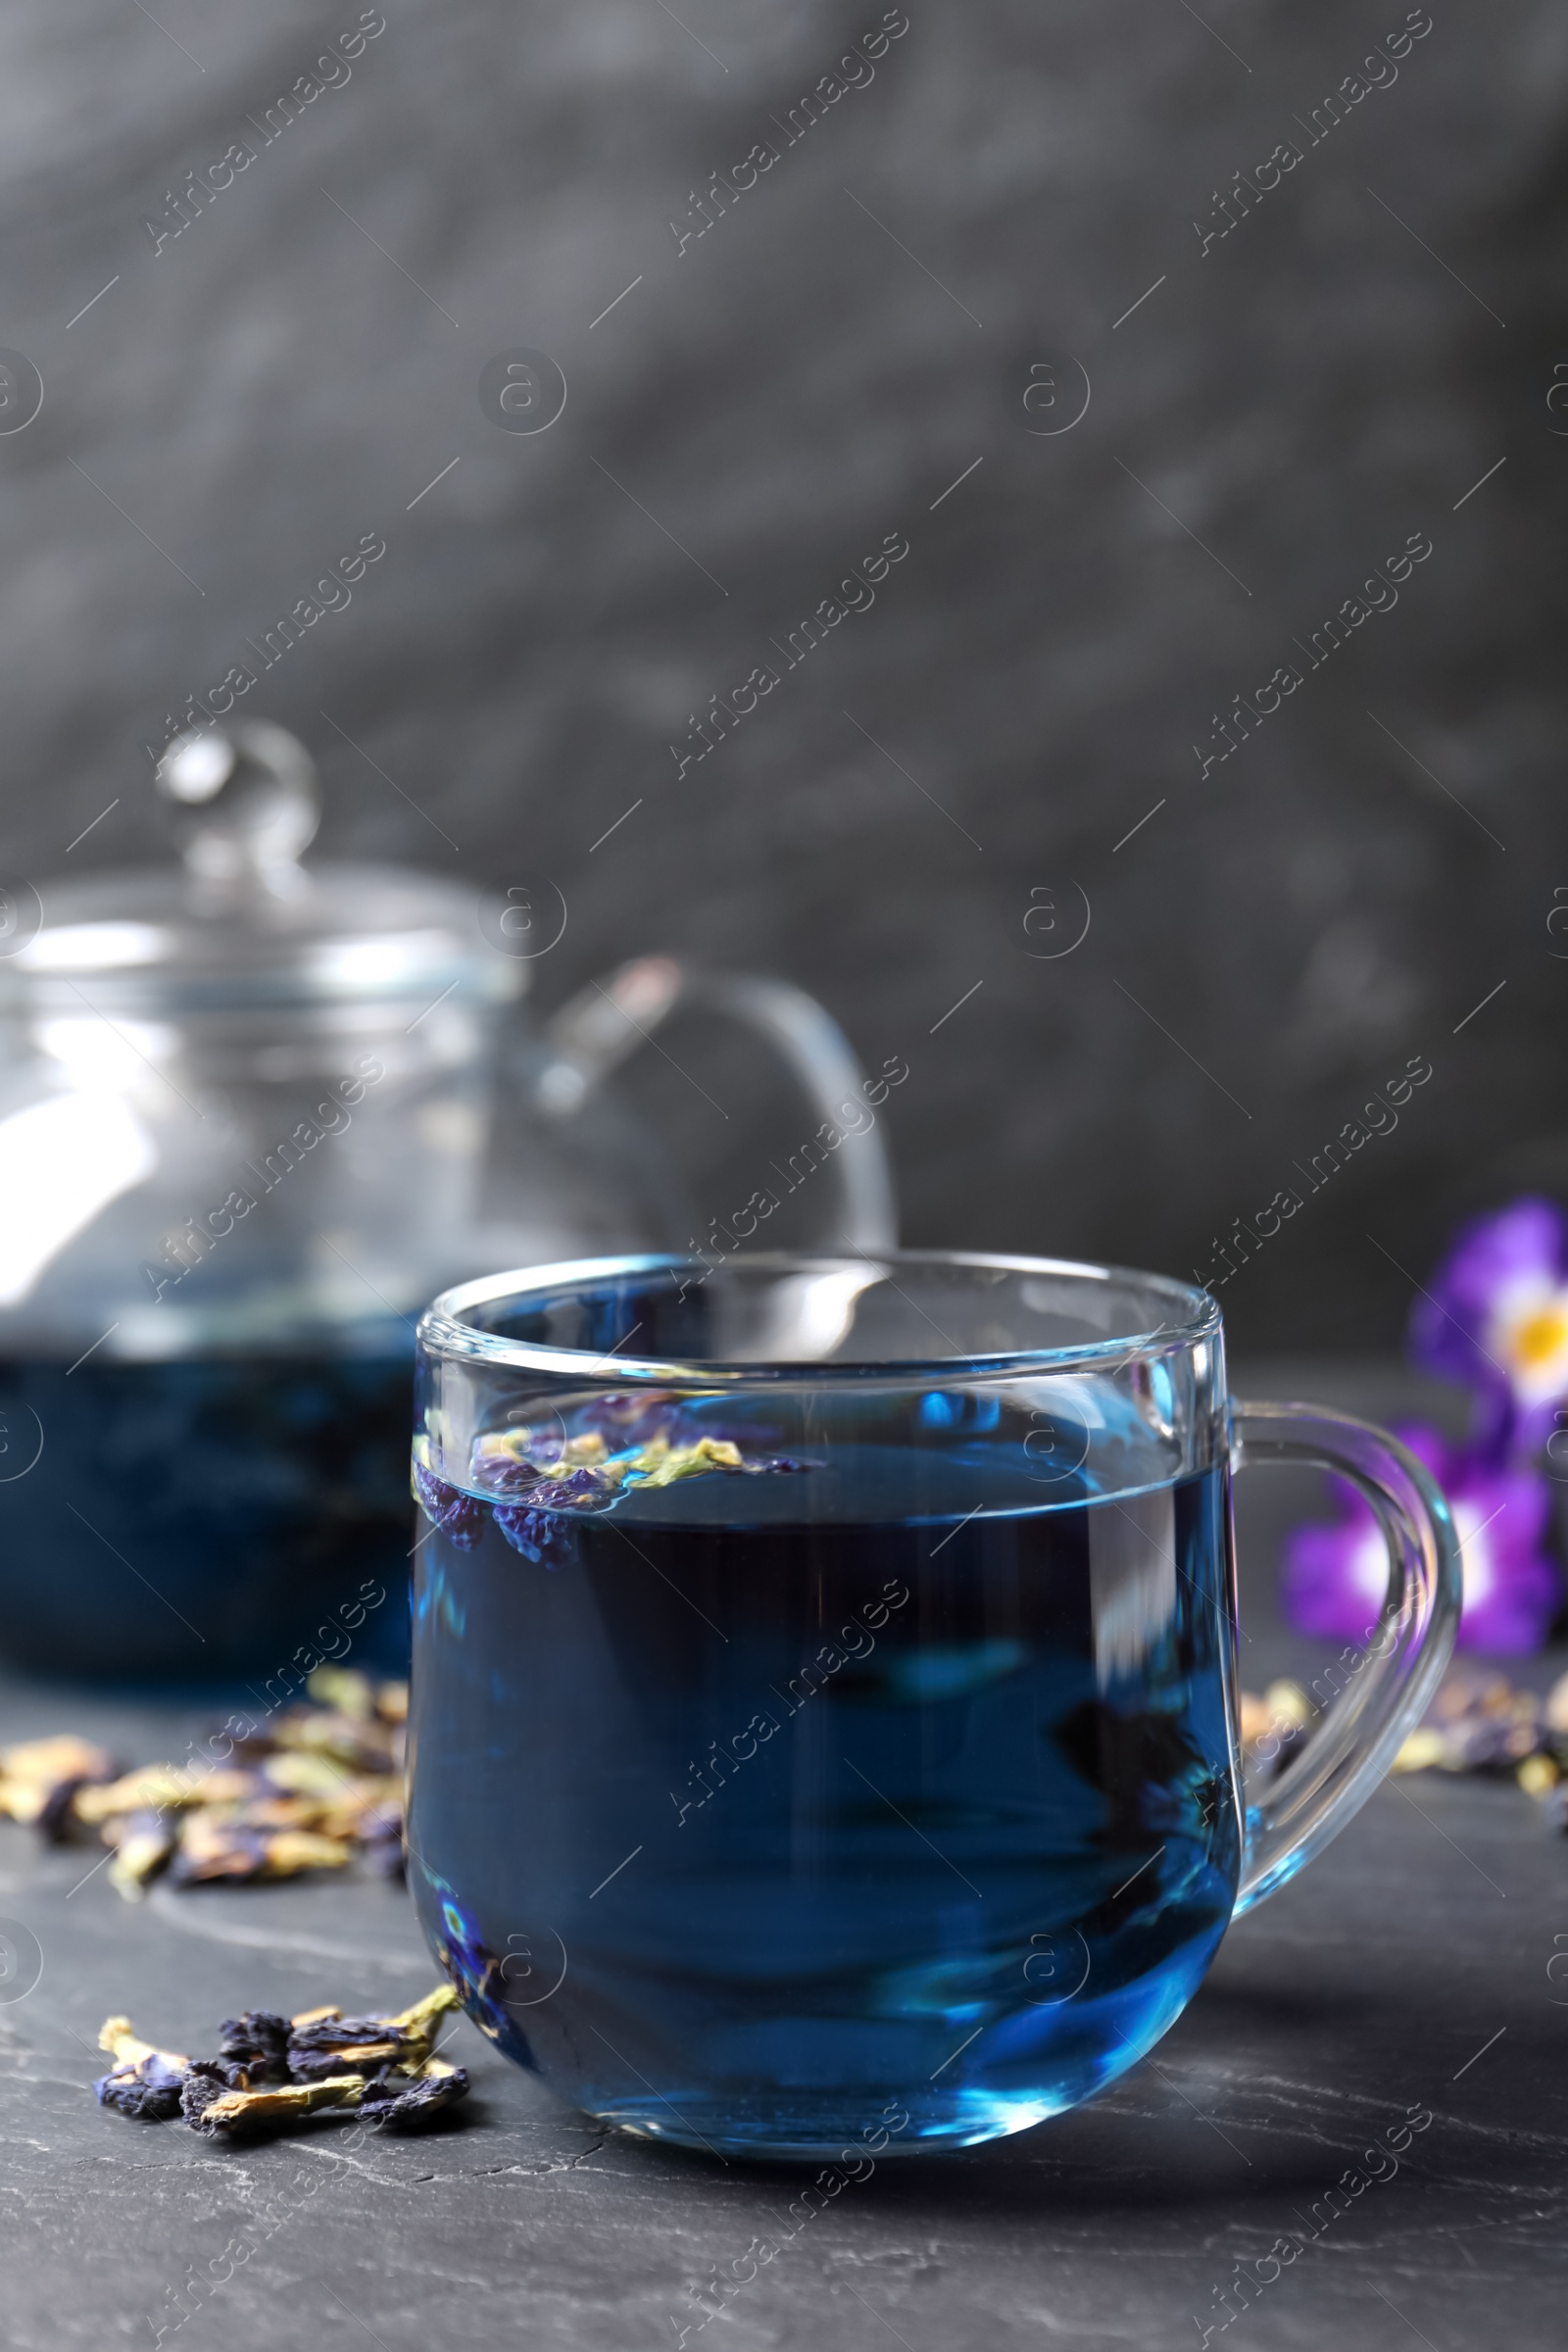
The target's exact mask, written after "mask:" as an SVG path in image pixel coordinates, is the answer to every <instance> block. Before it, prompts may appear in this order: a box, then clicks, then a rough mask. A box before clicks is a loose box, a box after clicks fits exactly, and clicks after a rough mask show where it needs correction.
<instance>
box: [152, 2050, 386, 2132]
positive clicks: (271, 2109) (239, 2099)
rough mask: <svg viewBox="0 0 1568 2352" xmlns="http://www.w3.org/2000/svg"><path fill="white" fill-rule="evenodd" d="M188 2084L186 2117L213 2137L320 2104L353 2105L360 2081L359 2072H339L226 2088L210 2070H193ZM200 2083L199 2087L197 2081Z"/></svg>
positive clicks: (281, 2120) (288, 2118) (287, 2119)
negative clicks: (312, 2079) (310, 2079)
mask: <svg viewBox="0 0 1568 2352" xmlns="http://www.w3.org/2000/svg"><path fill="white" fill-rule="evenodd" d="M192 2073H193V2076H194V2081H193V2082H191V2083H190V2084H188V2085H187V2089H188V2093H189V2104H188V2106H186V2107H185V2108H184V2109H183V2113H184V2116H185V2121H186V2122H187V2123H188V2124H189V2125H190V2126H191V2129H192V2130H193V2131H201V2132H204V2133H206V2134H207V2135H208V2136H209V2137H210V2138H218V2137H219V2136H220V2135H221V2134H226V2133H228V2132H231V2131H255V2130H256V2128H257V2127H258V2126H259V2125H266V2124H288V2123H294V2122H296V2121H298V2120H299V2119H300V2118H302V2117H304V2116H307V2115H314V2114H315V2113H316V2112H317V2111H318V2110H319V2108H322V2107H357V2106H358V2105H359V2103H360V2093H361V2090H362V2089H363V2087H364V2082H363V2078H362V2077H361V2076H359V2075H338V2076H334V2077H332V2078H329V2079H328V2080H326V2081H324V2082H285V2083H279V2084H275V2085H274V2084H269V2085H267V2086H266V2087H265V2088H263V2089H257V2090H225V2089H223V2088H221V2086H220V2084H219V2083H218V2082H216V2081H214V2080H213V2070H212V2069H211V2068H210V2067H204V2069H203V2070H202V2072H201V2073H200V2074H196V2072H195V2070H194V2069H193V2070H192ZM198 2085H199V2087H198Z"/></svg>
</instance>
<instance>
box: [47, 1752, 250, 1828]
mask: <svg viewBox="0 0 1568 2352" xmlns="http://www.w3.org/2000/svg"><path fill="white" fill-rule="evenodd" d="M259 1786H260V1783H259V1782H258V1780H257V1777H256V1775H255V1773H254V1772H245V1771H239V1772H235V1771H232V1770H226V1771H222V1772H202V1771H200V1770H193V1769H192V1767H191V1766H189V1765H186V1764H146V1765H143V1767H142V1768H141V1770H140V1771H139V1772H127V1773H125V1774H123V1776H122V1778H121V1779H120V1780H118V1781H110V1782H108V1783H107V1784H106V1785H105V1786H103V1787H100V1788H91V1789H77V1791H76V1797H75V1802H74V1804H73V1807H72V1810H73V1813H74V1814H75V1817H76V1819H77V1820H78V1821H82V1822H86V1823H87V1825H88V1826H89V1827H95V1826H96V1825H97V1824H98V1823H99V1822H104V1821H108V1820H109V1819H110V1818H111V1817H112V1816H113V1815H114V1814H116V1813H142V1812H154V1813H157V1812H178V1811H183V1810H188V1809H189V1808H191V1807H193V1806H199V1805H223V1804H234V1803H237V1802H238V1801H239V1800H240V1799H241V1798H243V1797H247V1796H252V1795H254V1794H255V1793H256V1790H257V1789H258V1788H259Z"/></svg>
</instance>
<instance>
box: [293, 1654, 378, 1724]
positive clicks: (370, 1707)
mask: <svg viewBox="0 0 1568 2352" xmlns="http://www.w3.org/2000/svg"><path fill="white" fill-rule="evenodd" d="M305 1695H306V1697H307V1698H309V1699H312V1700H314V1702H315V1703H316V1705H317V1706H319V1707H327V1708H329V1709H330V1710H331V1712H332V1713H333V1714H334V1715H349V1716H352V1717H353V1718H354V1720H355V1722H357V1723H371V1722H373V1721H374V1719H375V1712H376V1708H375V1685H374V1684H373V1683H372V1682H371V1680H370V1678H369V1676H368V1674H362V1673H361V1672H360V1670H359V1668H358V1667H357V1666H318V1667H317V1669H316V1671H315V1673H314V1674H312V1675H311V1676H310V1677H309V1678H308V1679H307V1681H306V1685H305Z"/></svg>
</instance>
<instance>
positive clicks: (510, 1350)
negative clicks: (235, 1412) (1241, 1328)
mask: <svg viewBox="0 0 1568 2352" xmlns="http://www.w3.org/2000/svg"><path fill="white" fill-rule="evenodd" d="M857 1263H859V1264H863V1265H866V1266H871V1267H880V1266H911V1267H912V1266H972V1267H976V1268H979V1269H982V1270H984V1271H986V1272H993V1273H1001V1274H1026V1275H1027V1274H1035V1275H1040V1274H1043V1275H1051V1276H1055V1277H1060V1276H1062V1275H1068V1276H1072V1277H1075V1278H1077V1279H1079V1280H1081V1281H1085V1282H1124V1283H1127V1284H1131V1285H1137V1286H1139V1287H1141V1288H1144V1289H1146V1290H1148V1291H1151V1292H1152V1293H1153V1294H1155V1295H1156V1296H1161V1295H1162V1296H1164V1297H1166V1298H1168V1299H1170V1301H1171V1305H1172V1309H1173V1312H1172V1315H1171V1319H1170V1321H1169V1322H1168V1323H1160V1324H1156V1325H1155V1326H1154V1327H1153V1329H1152V1330H1150V1331H1144V1332H1137V1333H1134V1332H1128V1333H1123V1334H1121V1335H1119V1336H1117V1337H1115V1338H1111V1339H1103V1340H1089V1341H1083V1342H1079V1343H1078V1344H1076V1345H1074V1346H1073V1347H1070V1348H1014V1349H1008V1350H1006V1351H1005V1352H1003V1353H999V1354H992V1355H930V1356H913V1355H911V1356H893V1357H886V1358H880V1359H878V1360H877V1361H875V1362H872V1363H862V1362H838V1361H836V1360H834V1359H833V1358H831V1357H828V1358H822V1359H817V1358H807V1359H802V1360H801V1361H799V1362H789V1361H779V1362H753V1361H745V1362H725V1361H722V1360H720V1359H716V1358H715V1359H713V1360H712V1361H708V1362H705V1361H702V1360H700V1359H696V1358H691V1357H686V1358H681V1357H657V1356H628V1355H622V1354H620V1353H618V1352H617V1351H616V1350H615V1349H612V1350H610V1351H609V1352H608V1353H607V1352H599V1351H596V1350H594V1349H592V1348H553V1347H548V1348H547V1347H541V1346H539V1345H537V1344H536V1343H535V1342H533V1341H531V1340H515V1339H507V1338H503V1337H502V1336H501V1335H499V1334H498V1333H495V1332H488V1331H481V1330H479V1329H478V1327H477V1326H476V1325H475V1324H473V1323H471V1322H468V1321H466V1319H465V1318H466V1315H467V1314H468V1313H470V1312H471V1310H472V1309H473V1308H475V1307H477V1306H480V1305H488V1304H492V1303H494V1302H496V1301H498V1300H500V1299H508V1298H518V1299H522V1298H525V1297H526V1296H527V1295H528V1293H530V1292H536V1291H559V1290H560V1289H562V1288H563V1287H564V1286H567V1285H572V1284H576V1285H579V1286H587V1285H589V1284H591V1283H592V1282H594V1281H601V1282H603V1281H610V1280H613V1279H615V1278H617V1277H622V1276H626V1275H639V1274H659V1273H669V1272H672V1271H675V1270H678V1269H681V1268H685V1267H690V1268H691V1269H693V1270H694V1271H695V1270H696V1269H697V1268H698V1267H699V1266H701V1267H702V1268H703V1269H704V1278H705V1279H706V1278H707V1276H708V1275H709V1274H711V1273H715V1272H717V1273H729V1272H732V1271H735V1270H737V1269H741V1270H744V1271H746V1272H749V1273H767V1272H769V1271H772V1272H788V1273H804V1272H807V1271H809V1270H812V1269H819V1270H821V1271H824V1272H825V1271H827V1270H828V1269H830V1268H837V1267H849V1266H854V1265H856V1264H857ZM1221 1328H1222V1316H1221V1312H1220V1306H1219V1301H1218V1300H1217V1299H1215V1298H1214V1297H1213V1296H1212V1295H1211V1294H1210V1293H1209V1292H1208V1291H1205V1290H1201V1289H1200V1288H1199V1287H1198V1286H1197V1285H1196V1284H1194V1283H1186V1282H1178V1281H1177V1280H1176V1279H1175V1277H1174V1276H1172V1275H1168V1274H1152V1273H1149V1272H1147V1271H1146V1270H1144V1269H1143V1268H1141V1267H1137V1266H1113V1265H1100V1264H1097V1263H1096V1262H1095V1261H1093V1260H1092V1259H1082V1258H1066V1257H1023V1256H1014V1255H1010V1254H1005V1253H1003V1252H1000V1251H991V1250H876V1251H874V1252H872V1251H869V1250H865V1251H860V1250H856V1251H835V1250H742V1251H740V1252H738V1253H737V1254H736V1255H735V1256H734V1257H731V1258H728V1259H726V1260H725V1261H724V1263H723V1264H722V1265H721V1266H718V1267H713V1266H711V1265H710V1264H709V1262H708V1260H707V1259H706V1258H702V1257H694V1256H691V1255H689V1254H687V1253H684V1252H682V1251H679V1250H674V1251H662V1250H651V1251H638V1252H635V1253H632V1254H627V1255H620V1256H609V1257H579V1258H566V1259H563V1260H561V1261H559V1262H558V1263H554V1264H550V1265H538V1266H521V1267H514V1268H512V1269H511V1270H510V1271H509V1272H507V1273H503V1274H485V1275H480V1276H479V1277H478V1278H477V1279H476V1280H473V1281H470V1282H463V1283H458V1284H455V1285H454V1286H453V1288H452V1289H450V1290H446V1291H443V1292H442V1293H441V1295H440V1297H439V1298H438V1299H434V1300H433V1301H432V1303H431V1304H430V1305H429V1306H428V1307H426V1309H425V1311H424V1313H423V1314H422V1315H421V1316H420V1318H419V1324H418V1330H417V1335H416V1336H417V1345H418V1346H419V1348H421V1349H423V1350H424V1351H425V1352H427V1353H430V1354H435V1355H439V1356H442V1357H444V1358H448V1359H455V1360H458V1361H461V1362H466V1363H473V1364H484V1365H490V1366H493V1367H495V1368H496V1369H498V1370H500V1369H505V1370H510V1371H519V1372H543V1373H551V1374H555V1375H560V1376H564V1377H566V1378H568V1379H577V1380H580V1381H584V1382H590V1381H591V1382H593V1383H594V1384H595V1385H599V1384H602V1383H604V1382H607V1381H610V1380H613V1381H614V1382H615V1383H616V1384H617V1385H619V1384H622V1383H625V1384H628V1385H630V1384H635V1383H639V1382H649V1383H653V1384H657V1385H658V1386H660V1387H684V1388H708V1389H712V1388H749V1387H754V1386H761V1385H765V1384H772V1385H775V1386H777V1385H781V1384H784V1383H787V1382H789V1381H807V1382H809V1383H810V1384H811V1385H812V1386H813V1387H814V1386H818V1385H820V1384H822V1383H823V1382H828V1381H833V1382H852V1383H853V1382H855V1381H887V1380H898V1379H902V1378H911V1379H931V1378H939V1379H943V1380H953V1379H955V1378H960V1377H961V1378H966V1379H967V1378H972V1377H975V1376H977V1375H981V1374H988V1373H1001V1374H1011V1375H1013V1376H1014V1377H1015V1376H1016V1375H1017V1374H1018V1373H1019V1372H1020V1371H1022V1370H1025V1369H1028V1370H1038V1369H1040V1368H1043V1367H1044V1368H1049V1369H1050V1370H1053V1371H1055V1370H1061V1369H1068V1370H1072V1371H1093V1370H1096V1369H1098V1368H1100V1367H1101V1366H1103V1365H1104V1364H1107V1363H1123V1362H1126V1363H1130V1362H1132V1361H1133V1360H1134V1358H1136V1357H1138V1356H1141V1355H1147V1354H1149V1353H1150V1352H1152V1351H1157V1352H1158V1353H1161V1354H1165V1353H1173V1352H1175V1351H1176V1350H1177V1349H1178V1348H1191V1347H1195V1346H1198V1345H1199V1344H1201V1343H1202V1342H1204V1341H1208V1340H1214V1339H1217V1338H1218V1336H1219V1334H1220V1331H1221ZM632 1336H634V1334H633V1333H628V1334H627V1337H628V1338H631V1337H632ZM621 1345H624V1343H621Z"/></svg>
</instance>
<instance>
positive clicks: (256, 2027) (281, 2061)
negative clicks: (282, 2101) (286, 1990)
mask: <svg viewBox="0 0 1568 2352" xmlns="http://www.w3.org/2000/svg"><path fill="white" fill-rule="evenodd" d="M290 2030H291V2026H290V2020H289V2019H288V2018H286V2017H279V2016H277V2015H276V2013H275V2012H274V2011H272V2010H270V2009H247V2010H246V2012H245V2014H244V2016H243V2017H225V2018H224V2020H223V2022H222V2024H221V2026H220V2027H219V2029H218V2054H219V2056H220V2057H221V2058H225V2059H227V2061H228V2063H229V2064H230V2065H231V2066H240V2067H243V2068H244V2070H245V2072H246V2074H247V2075H248V2076H249V2077H250V2079H251V2082H253V2083H255V2082H287V2081H288V2037H289V2033H290Z"/></svg>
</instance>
